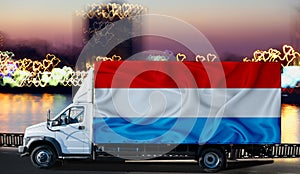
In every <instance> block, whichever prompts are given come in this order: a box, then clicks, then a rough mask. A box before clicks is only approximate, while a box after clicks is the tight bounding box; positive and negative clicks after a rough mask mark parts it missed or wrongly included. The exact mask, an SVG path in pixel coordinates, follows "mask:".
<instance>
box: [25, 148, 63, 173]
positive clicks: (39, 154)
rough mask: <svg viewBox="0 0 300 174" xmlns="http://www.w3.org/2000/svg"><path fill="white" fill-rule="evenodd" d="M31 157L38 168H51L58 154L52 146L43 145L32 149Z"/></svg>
mask: <svg viewBox="0 0 300 174" xmlns="http://www.w3.org/2000/svg"><path fill="white" fill-rule="evenodd" d="M30 158H31V162H32V164H33V166H35V167H37V168H50V167H53V166H54V164H55V162H56V159H57V155H56V153H55V151H54V150H53V149H52V148H51V147H50V146H48V145H42V146H38V147H36V148H35V149H34V150H33V151H32V153H31V156H30Z"/></svg>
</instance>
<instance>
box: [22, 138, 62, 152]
mask: <svg viewBox="0 0 300 174" xmlns="http://www.w3.org/2000/svg"><path fill="white" fill-rule="evenodd" d="M41 145H48V146H50V147H51V148H52V149H53V150H54V151H55V152H56V154H57V156H58V157H59V156H62V150H61V147H60V145H59V143H58V142H57V141H56V140H55V139H54V138H51V137H43V138H41V137H39V138H35V139H34V140H32V142H31V143H30V145H29V148H28V152H29V154H31V153H32V151H33V150H34V149H35V148H36V147H38V146H41Z"/></svg>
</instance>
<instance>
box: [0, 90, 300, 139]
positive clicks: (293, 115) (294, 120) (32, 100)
mask: <svg viewBox="0 0 300 174" xmlns="http://www.w3.org/2000/svg"><path fill="white" fill-rule="evenodd" d="M71 102H72V95H71V94H69V95H67V94H7V93H6V94H3V93H0V108H1V109H0V111H1V112H0V132H1V133H6V132H14V133H18V132H24V130H25V128H26V127H27V126H30V125H32V124H36V123H40V122H43V121H45V120H46V118H47V111H48V110H49V109H50V110H51V112H52V114H51V115H52V116H53V115H55V114H57V113H58V112H60V111H61V110H62V109H63V108H65V107H66V106H68V105H69V104H70V103H71ZM281 113H282V114H281V141H282V143H300V128H299V126H300V106H299V105H295V104H282V107H281Z"/></svg>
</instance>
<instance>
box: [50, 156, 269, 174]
mask: <svg viewBox="0 0 300 174" xmlns="http://www.w3.org/2000/svg"><path fill="white" fill-rule="evenodd" d="M273 162H274V161H273V160H264V161H251V160H249V161H238V162H236V161H235V162H229V163H228V166H227V168H226V169H225V170H223V171H228V172H229V171H230V170H233V169H242V168H247V167H252V166H259V165H265V164H272V163H273ZM52 170H55V171H69V170H77V171H102V172H172V173H180V172H183V173H199V172H203V170H202V169H201V168H200V167H199V166H198V165H197V163H196V162H176V161H174V162H124V161H121V160H118V159H101V160H96V161H92V160H65V161H63V162H62V165H61V164H58V165H56V166H55V167H54V168H52Z"/></svg>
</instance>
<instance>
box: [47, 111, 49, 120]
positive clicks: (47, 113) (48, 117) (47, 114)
mask: <svg viewBox="0 0 300 174" xmlns="http://www.w3.org/2000/svg"><path fill="white" fill-rule="evenodd" d="M49 120H50V109H49V110H48V113H47V121H49Z"/></svg>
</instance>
